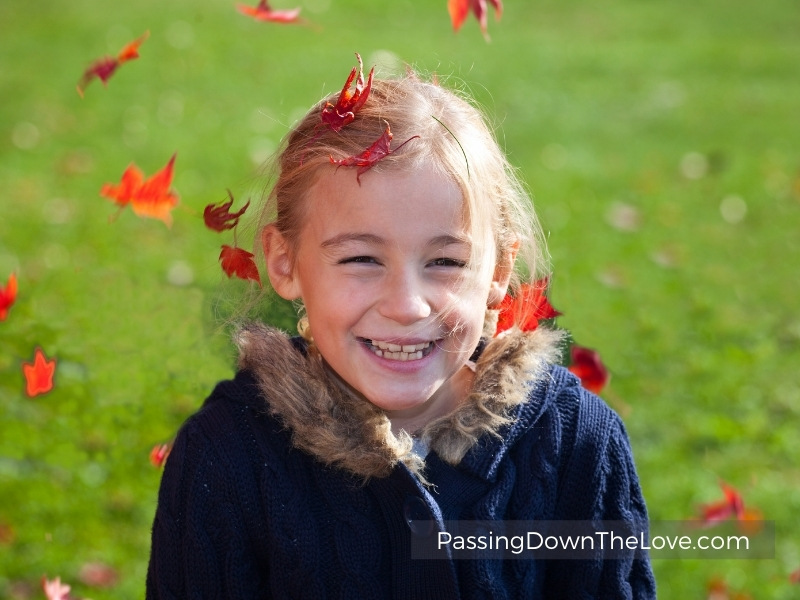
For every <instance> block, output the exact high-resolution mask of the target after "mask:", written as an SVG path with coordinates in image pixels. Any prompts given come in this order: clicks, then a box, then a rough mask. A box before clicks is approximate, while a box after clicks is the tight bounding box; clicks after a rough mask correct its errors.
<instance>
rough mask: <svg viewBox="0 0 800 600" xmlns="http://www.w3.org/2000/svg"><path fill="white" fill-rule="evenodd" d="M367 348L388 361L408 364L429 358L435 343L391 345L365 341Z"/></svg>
mask: <svg viewBox="0 0 800 600" xmlns="http://www.w3.org/2000/svg"><path fill="white" fill-rule="evenodd" d="M364 343H365V344H366V345H367V348H369V349H370V351H371V352H372V353H373V354H375V355H376V356H379V357H381V358H385V359H388V360H399V361H401V362H406V361H410V360H419V359H421V358H424V357H425V356H428V354H430V353H431V350H433V342H423V343H421V344H405V345H400V344H391V343H389V342H379V341H377V340H367V339H365V340H364Z"/></svg>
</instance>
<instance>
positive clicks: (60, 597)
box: [42, 575, 71, 600]
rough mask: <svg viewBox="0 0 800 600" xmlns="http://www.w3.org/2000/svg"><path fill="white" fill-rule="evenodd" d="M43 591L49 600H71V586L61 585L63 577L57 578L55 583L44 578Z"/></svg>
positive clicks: (54, 580)
mask: <svg viewBox="0 0 800 600" xmlns="http://www.w3.org/2000/svg"><path fill="white" fill-rule="evenodd" d="M42 589H43V590H44V595H45V596H46V597H47V600H69V591H70V589H71V588H70V586H68V585H66V584H63V583H61V577H56V578H55V579H53V581H50V580H49V579H47V576H46V575H45V576H43V577H42Z"/></svg>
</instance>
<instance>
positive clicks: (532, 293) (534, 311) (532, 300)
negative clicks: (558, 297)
mask: <svg viewBox="0 0 800 600" xmlns="http://www.w3.org/2000/svg"><path fill="white" fill-rule="evenodd" d="M548 283H549V279H548V278H547V277H544V278H542V279H539V280H537V281H534V282H533V283H532V284H528V283H523V284H522V285H521V286H519V289H518V290H517V292H516V293H515V294H514V296H511V295H510V294H506V296H505V298H503V301H502V302H501V303H500V306H499V307H498V308H499V309H500V314H499V315H498V318H497V329H496V330H495V335H497V334H499V333H502V332H503V331H506V330H507V329H511V328H512V327H513V326H514V325H517V326H518V327H519V328H520V329H521V330H522V331H533V330H534V329H536V328H537V327H538V326H539V320H540V319H554V318H556V317H557V316H559V315H560V314H561V313H560V312H558V311H557V310H556V309H555V308H553V306H552V305H551V304H550V300H548V299H547V296H546V295H545V292H546V291H547V286H548Z"/></svg>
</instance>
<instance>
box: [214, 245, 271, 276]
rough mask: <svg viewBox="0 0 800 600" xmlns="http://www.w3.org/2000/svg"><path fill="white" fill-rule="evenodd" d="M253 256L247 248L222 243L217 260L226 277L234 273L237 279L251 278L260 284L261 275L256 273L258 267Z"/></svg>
mask: <svg viewBox="0 0 800 600" xmlns="http://www.w3.org/2000/svg"><path fill="white" fill-rule="evenodd" d="M253 257H254V255H253V254H252V253H251V252H248V251H247V250H242V249H241V248H238V247H235V246H228V245H225V244H223V246H222V252H220V254H219V261H220V263H221V264H222V270H223V271H225V273H226V274H227V275H228V277H232V276H234V275H235V276H236V277H238V278H239V279H252V280H253V281H256V282H258V285H261V277H260V276H259V275H258V267H257V266H256V263H255V261H254V260H253Z"/></svg>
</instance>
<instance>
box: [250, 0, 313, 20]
mask: <svg viewBox="0 0 800 600" xmlns="http://www.w3.org/2000/svg"><path fill="white" fill-rule="evenodd" d="M236 8H237V10H238V11H239V12H240V13H242V14H243V15H246V16H248V17H252V18H253V19H255V20H256V21H266V22H271V23H299V22H300V9H299V8H292V9H289V10H272V8H271V7H270V5H269V3H268V2H267V0H261V1H260V2H259V3H258V5H257V6H245V5H244V4H239V5H238V6H237V7H236Z"/></svg>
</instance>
